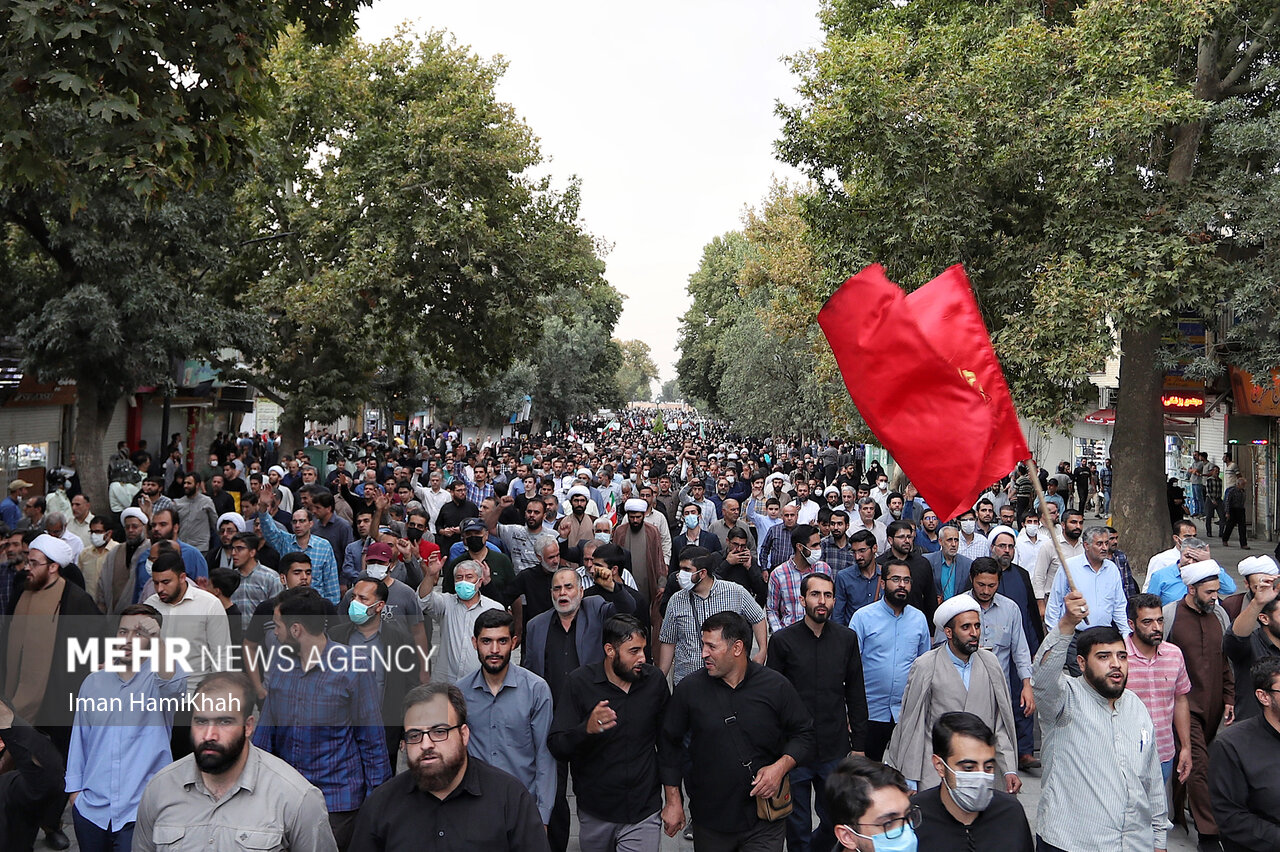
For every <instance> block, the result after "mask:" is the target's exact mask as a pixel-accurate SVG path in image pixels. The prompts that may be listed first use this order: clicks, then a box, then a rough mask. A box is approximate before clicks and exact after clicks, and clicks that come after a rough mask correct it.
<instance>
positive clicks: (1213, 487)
mask: <svg viewBox="0 0 1280 852" xmlns="http://www.w3.org/2000/svg"><path fill="white" fill-rule="evenodd" d="M1204 496H1205V499H1207V500H1208V501H1209V505H1211V506H1215V505H1217V504H1219V503H1221V502H1222V477H1221V476H1218V475H1217V474H1216V473H1215V474H1213V475H1212V476H1209V475H1207V474H1206V475H1205V478H1204Z"/></svg>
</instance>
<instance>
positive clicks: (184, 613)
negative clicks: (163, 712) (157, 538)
mask: <svg viewBox="0 0 1280 852" xmlns="http://www.w3.org/2000/svg"><path fill="white" fill-rule="evenodd" d="M172 547H173V545H172V543H165V544H157V548H159V549H160V550H161V553H160V555H159V556H157V557H156V560H155V562H153V563H152V564H151V582H152V584H153V585H154V587H155V593H154V594H152V595H151V597H149V598H147V599H146V600H144V601H143V603H145V604H146V605H147V606H150V607H154V608H155V609H156V611H157V612H159V613H160V615H161V617H162V618H163V619H164V621H163V624H162V626H161V635H162V636H163V637H164V639H165V640H169V639H182V640H184V641H186V642H187V643H188V647H189V648H190V651H189V653H190V661H191V666H192V668H191V672H190V674H189V675H188V677H187V691H188V693H191V692H194V691H195V688H196V687H197V686H199V685H200V681H201V679H203V678H204V677H205V676H206V675H208V674H211V673H212V672H214V671H218V670H225V669H230V668H234V667H235V666H234V665H232V664H233V663H234V662H235V659H236V658H235V657H233V656H231V655H232V654H234V653H237V652H238V651H239V649H238V648H235V649H233V648H232V644H231V627H230V623H229V622H228V621H227V613H226V610H225V609H223V607H222V604H221V602H219V601H218V599H217V597H216V596H214V595H212V594H210V593H209V592H206V591H205V590H204V589H200V588H197V587H196V584H195V583H192V582H191V581H190V580H189V579H188V578H187V571H186V567H185V566H184V565H183V564H182V559H181V558H179V557H178V555H177V554H176V553H174V552H173V550H172ZM187 716H188V714H187V713H179V714H177V715H176V716H175V717H174V728H173V753H174V755H176V756H178V757H181V756H183V755H185V754H187V753H188V752H187V751H186V749H187V748H188V747H189V746H190V738H189V736H188V732H187V730H186V724H187Z"/></svg>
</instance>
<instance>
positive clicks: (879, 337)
mask: <svg viewBox="0 0 1280 852" xmlns="http://www.w3.org/2000/svg"><path fill="white" fill-rule="evenodd" d="M818 324H819V325H820V326H821V327H822V331H823V333H824V334H825V335H826V336H827V342H828V343H829V344H830V345H831V351H832V352H833V353H834V354H835V357H836V363H837V364H838V365H839V366H840V373H841V375H842V376H843V378H844V383H845V387H846V388H848V390H849V396H850V397H852V398H853V402H854V404H855V405H856V406H857V407H858V411H859V412H860V413H861V414H862V419H863V420H865V421H866V423H867V426H868V427H869V428H870V429H871V431H872V432H873V433H875V435H876V437H877V438H878V439H879V441H880V443H881V444H882V445H883V446H884V448H885V449H886V450H888V451H889V453H890V454H891V455H892V456H893V458H894V460H895V461H896V462H897V463H898V465H899V466H900V467H901V468H902V470H903V472H904V473H905V474H906V475H907V477H908V478H909V479H910V480H911V482H912V483H913V484H914V485H915V486H916V488H917V489H918V490H919V491H920V496H921V497H923V498H924V499H925V501H926V502H928V503H929V505H930V507H932V508H933V510H934V511H935V512H937V513H938V516H939V517H941V518H944V519H950V518H953V517H955V516H956V515H958V514H960V513H961V512H963V511H964V510H966V509H968V508H970V507H972V506H973V502H974V500H976V499H977V498H978V495H979V494H981V493H982V492H983V491H984V490H985V489H986V488H987V486H989V485H990V484H991V483H992V482H995V481H996V480H997V479H999V478H1000V477H1002V476H1004V475H1005V474H1007V473H1008V472H1009V471H1010V470H1012V469H1013V468H1014V466H1015V465H1016V464H1017V463H1018V462H1019V461H1022V460H1024V459H1026V458H1029V457H1030V455H1031V453H1030V451H1029V450H1028V449H1027V444H1026V441H1025V440H1024V439H1023V436H1022V430H1021V428H1020V426H1019V425H1018V417H1017V413H1016V412H1015V411H1014V408H1013V400H1012V399H1011V398H1010V396H1009V387H1008V385H1007V384H1006V383H1005V381H1004V374H1003V373H1002V372H1001V371H1000V363H999V361H998V360H997V359H996V354H995V350H994V349H992V347H991V338H990V337H989V336H988V334H987V329H986V325H985V324H984V323H983V321H982V315H981V313H980V312H979V310H978V304H977V302H976V301H974V298H973V291H972V290H971V289H970V287H969V280H968V278H967V277H965V274H964V271H963V270H962V269H961V268H960V267H959V266H953V267H951V268H950V269H948V270H947V271H946V272H944V273H943V274H942V275H940V276H938V277H937V278H935V279H934V280H933V281H930V282H929V283H928V284H926V285H925V286H923V287H921V288H920V289H919V290H916V291H915V292H914V293H912V294H911V295H910V296H908V295H906V294H904V293H903V292H902V289H901V288H899V287H898V285H896V284H894V283H893V282H892V281H890V280H889V279H888V278H887V277H885V274H884V268H883V267H881V266H880V265H879V264H875V265H872V266H868V267H867V268H866V269H864V270H862V271H861V272H859V273H858V274H857V275H854V276H853V277H852V278H850V279H849V280H848V281H846V282H844V284H842V285H841V286H840V289H838V290H837V291H836V292H835V293H833V294H832V296H831V298H830V299H828V300H827V303H826V304H825V305H823V307H822V310H821V311H819V312H818Z"/></svg>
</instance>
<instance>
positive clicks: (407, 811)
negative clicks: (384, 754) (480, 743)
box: [350, 683, 548, 852]
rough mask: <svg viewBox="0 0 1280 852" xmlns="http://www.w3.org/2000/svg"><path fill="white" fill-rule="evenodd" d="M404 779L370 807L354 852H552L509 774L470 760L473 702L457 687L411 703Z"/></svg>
mask: <svg viewBox="0 0 1280 852" xmlns="http://www.w3.org/2000/svg"><path fill="white" fill-rule="evenodd" d="M404 706H405V710H404V746H403V748H404V753H405V760H406V762H407V763H408V765H409V771H408V772H401V773H400V774H399V775H396V776H394V777H393V778H392V779H391V780H390V781H388V782H386V783H385V784H383V785H382V786H381V787H379V788H378V789H377V790H375V791H374V792H373V794H372V795H371V796H369V798H368V799H366V800H365V803H364V806H363V807H362V808H361V809H360V816H359V818H358V819H357V820H356V825H355V836H354V839H353V840H352V842H351V847H350V849H351V852H384V850H399V849H417V848H419V847H422V846H424V845H429V846H430V847H431V848H438V849H465V850H467V852H472V850H475V852H489V850H492V852H506V850H510V851H511V852H547V848H548V846H547V833H546V830H545V829H544V828H543V825H542V819H541V817H539V815H538V807H537V805H536V804H535V802H534V799H533V796H532V795H530V793H529V791H528V790H526V789H525V787H524V785H523V784H521V783H520V782H519V781H517V780H516V779H515V778H512V777H511V776H510V775H508V774H507V773H505V772H503V771H501V770H499V769H495V768H494V767H492V766H490V765H489V764H487V763H485V762H484V761H482V760H478V759H476V758H474V757H470V756H468V754H467V744H468V743H469V742H470V739H471V730H470V728H468V727H467V702H466V699H465V698H464V697H463V695H462V690H460V689H458V687H456V686H454V685H452V684H446V683H430V684H427V685H425V686H419V687H416V688H415V689H413V690H411V691H410V692H409V694H408V695H406V696H405V699H404Z"/></svg>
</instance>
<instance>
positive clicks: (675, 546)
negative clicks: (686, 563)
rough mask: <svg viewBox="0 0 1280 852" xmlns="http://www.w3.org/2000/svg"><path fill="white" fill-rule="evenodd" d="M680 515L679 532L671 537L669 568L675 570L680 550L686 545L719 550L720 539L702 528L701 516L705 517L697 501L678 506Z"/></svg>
mask: <svg viewBox="0 0 1280 852" xmlns="http://www.w3.org/2000/svg"><path fill="white" fill-rule="evenodd" d="M680 517H681V521H682V526H681V530H680V532H679V533H678V534H677V535H676V536H675V537H674V538H673V539H672V542H671V563H670V565H669V570H671V571H674V570H676V565H677V564H679V562H680V552H681V551H683V550H684V549H685V548H686V547H701V548H703V549H705V550H712V551H716V552H719V550H720V539H718V538H716V536H715V533H713V532H710V531H709V530H706V529H704V528H703V525H702V524H703V518H704V517H705V516H704V515H703V514H702V512H701V511H700V510H699V508H698V504H697V503H685V504H684V505H683V506H681V507H680Z"/></svg>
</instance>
